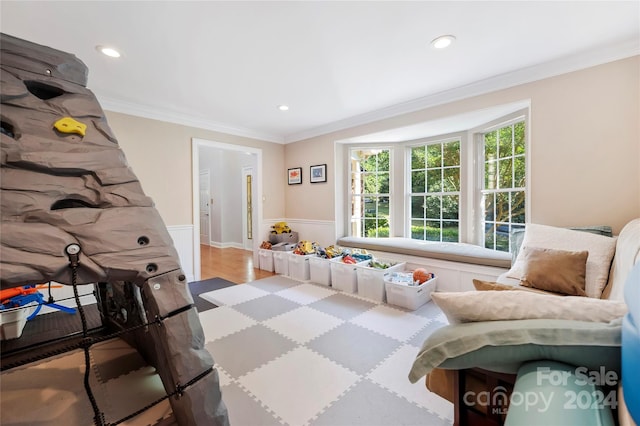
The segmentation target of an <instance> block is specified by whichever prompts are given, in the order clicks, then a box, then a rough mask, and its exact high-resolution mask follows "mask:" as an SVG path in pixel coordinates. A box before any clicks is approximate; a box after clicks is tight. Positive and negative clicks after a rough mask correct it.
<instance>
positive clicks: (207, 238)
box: [200, 170, 211, 245]
mask: <svg viewBox="0 0 640 426" xmlns="http://www.w3.org/2000/svg"><path fill="white" fill-rule="evenodd" d="M210 185H211V178H210V174H209V170H201V171H200V244H206V245H209V244H210V242H211V235H210V234H211V231H210V227H211V207H210V204H209V200H210V198H211V195H210V194H211V190H210Z"/></svg>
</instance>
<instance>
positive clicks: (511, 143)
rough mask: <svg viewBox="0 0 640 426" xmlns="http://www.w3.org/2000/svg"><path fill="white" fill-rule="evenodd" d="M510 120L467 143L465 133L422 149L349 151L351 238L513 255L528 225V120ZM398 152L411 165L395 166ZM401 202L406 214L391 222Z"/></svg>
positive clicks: (399, 147) (472, 136)
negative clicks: (513, 244) (515, 237)
mask: <svg viewBox="0 0 640 426" xmlns="http://www.w3.org/2000/svg"><path fill="white" fill-rule="evenodd" d="M503 122H506V121H503ZM506 123H509V124H501V125H498V126H496V127H494V128H490V130H488V131H484V132H482V133H475V134H471V133H468V139H467V138H466V137H465V136H464V133H460V134H459V136H452V137H451V138H449V139H441V140H435V139H432V140H427V141H423V142H422V144H421V145H417V144H416V143H419V142H406V143H398V144H397V145H394V146H393V147H391V148H380V147H376V148H374V147H362V146H356V147H352V148H350V151H349V154H350V182H351V188H350V197H351V215H350V220H351V233H350V235H352V236H357V237H389V236H391V235H394V236H405V237H409V238H413V239H418V240H425V241H443V242H460V241H464V242H472V243H477V244H480V245H482V246H484V247H486V248H490V249H493V250H502V251H508V250H509V235H510V233H511V231H512V230H513V229H517V228H524V226H525V223H526V184H527V182H526V155H527V154H526V152H525V151H526V145H527V144H526V126H525V123H526V122H525V118H524V116H520V118H513V119H512V120H511V121H509V122H506ZM392 152H393V153H394V156H395V155H402V156H405V161H404V162H399V161H394V162H393V163H391V161H390V160H391V153H392ZM395 158H396V160H399V159H398V157H395ZM392 164H393V165H395V166H396V169H395V170H394V169H393V168H392ZM463 175H464V176H466V177H465V178H464V179H465V180H464V181H463V180H462V176H463ZM392 181H395V184H394V185H392ZM391 188H395V191H396V192H394V194H393V197H392V196H391ZM400 188H403V193H400ZM463 202H464V203H467V204H465V207H464V209H463V208H462V207H461V203H463ZM392 203H393V204H394V206H395V207H394V208H392V206H391V204H392ZM398 203H404V211H405V214H404V216H403V217H400V218H394V219H393V220H392V217H391V212H392V211H396V212H398V211H401V206H400V205H399V204H398ZM391 224H394V226H395V227H396V228H394V231H393V234H391V229H390V228H391ZM463 231H464V234H463ZM468 240H472V241H468Z"/></svg>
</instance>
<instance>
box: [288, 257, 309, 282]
mask: <svg viewBox="0 0 640 426" xmlns="http://www.w3.org/2000/svg"><path fill="white" fill-rule="evenodd" d="M312 257H315V254H304V255H303V254H295V253H291V254H290V255H289V276H290V277H291V278H293V279H294V280H298V281H309V259H310V258H312Z"/></svg>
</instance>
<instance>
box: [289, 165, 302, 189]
mask: <svg viewBox="0 0 640 426" xmlns="http://www.w3.org/2000/svg"><path fill="white" fill-rule="evenodd" d="M288 176H289V180H288V183H289V185H297V184H300V183H302V167H295V168H293V169H289V173H288Z"/></svg>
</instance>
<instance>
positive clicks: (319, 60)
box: [0, 0, 640, 143]
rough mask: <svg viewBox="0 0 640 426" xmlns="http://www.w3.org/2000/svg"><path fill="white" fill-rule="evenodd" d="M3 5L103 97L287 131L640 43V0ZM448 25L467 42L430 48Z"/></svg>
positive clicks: (328, 127)
mask: <svg viewBox="0 0 640 426" xmlns="http://www.w3.org/2000/svg"><path fill="white" fill-rule="evenodd" d="M0 12H1V20H0V29H1V30H2V32H4V33H7V34H11V35H13V36H16V37H20V38H24V39H27V40H31V41H34V42H36V43H39V44H44V45H47V46H51V47H54V48H57V49H60V50H64V51H67V52H71V53H74V54H75V55H76V56H78V57H79V58H80V59H82V60H83V61H84V62H85V63H86V64H87V66H88V67H89V88H90V89H92V90H93V91H94V92H95V93H96V95H97V96H98V98H99V100H100V101H101V103H102V105H103V107H104V108H105V109H109V110H113V111H119V112H125V113H129V114H134V115H140V116H144V117H150V118H158V119H162V120H166V121H172V122H181V123H184V124H189V125H194V126H198V127H203V128H208V129H213V130H219V131H223V132H226V133H231V134H237V135H242V136H249V137H255V138H259V139H264V140H270V141H274V142H281V143H286V142H291V141H296V140H301V139H305V138H307V137H311V136H315V135H319V134H323V133H327V132H330V131H334V130H338V129H340V128H346V127H351V126H354V125H357V124H363V123H366V122H370V121H373V120H377V119H380V118H385V117H388V116H393V115H397V114H400V113H404V112H409V111H413V110H417V109H420V108H424V107H425V106H430V105H434V104H437V103H441V102H445V101H447V100H451V99H454V98H461V97H465V96H471V95H475V94H478V93H480V92H486V91H489V90H495V89H497V88H501V87H507V86H509V85H514V84H520V83H523V82H526V81H532V80H535V79H539V78H544V77H548V76H550V75H556V74H559V73H563V72H568V71H572V70H575V69H579V68H582V67H586V66H591V65H596V64H598V63H603V62H607V61H611V60H616V59H620V58H624V57H628V56H632V55H636V54H638V53H639V52H640V1H638V0H635V1H602V2H596V1H568V2H560V1H541V2H524V1H493V2H489V1H413V2H399V1H386V2H368V1H358V2H342V1H323V2H297V1H293V2H272V1H261V2H241V1H232V2H202V1H201V2H185V1H171V2H160V1H153V2H128V1H122V2H94V1H83V2H60V1H50V2H26V1H15V2H13V1H2V2H1V3H0ZM442 34H453V35H455V36H456V37H457V42H456V43H455V44H454V45H453V46H452V47H450V48H449V49H446V50H444V51H438V50H435V49H433V48H432V47H431V46H430V44H429V42H430V41H431V40H432V39H434V38H435V37H437V36H439V35H442ZM99 44H102V45H105V44H106V45H113V46H115V47H117V48H119V49H121V50H122V51H123V52H124V56H123V57H122V58H119V59H111V58H107V57H106V56H103V55H101V54H99V53H98V52H97V51H96V50H95V46H96V45H99ZM279 104H287V105H289V106H290V108H291V109H290V110H289V111H287V112H281V111H279V110H278V109H277V108H276V107H277V105H279Z"/></svg>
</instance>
